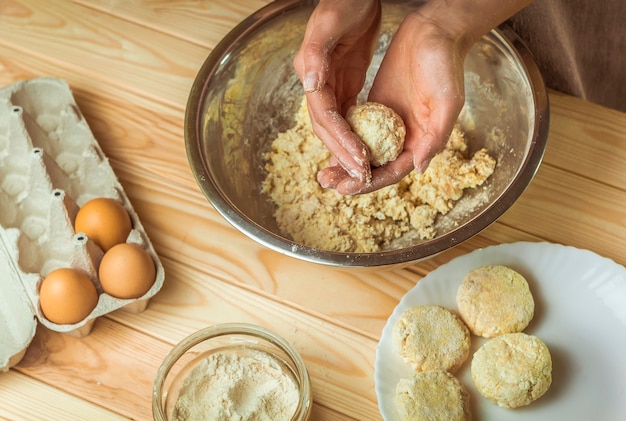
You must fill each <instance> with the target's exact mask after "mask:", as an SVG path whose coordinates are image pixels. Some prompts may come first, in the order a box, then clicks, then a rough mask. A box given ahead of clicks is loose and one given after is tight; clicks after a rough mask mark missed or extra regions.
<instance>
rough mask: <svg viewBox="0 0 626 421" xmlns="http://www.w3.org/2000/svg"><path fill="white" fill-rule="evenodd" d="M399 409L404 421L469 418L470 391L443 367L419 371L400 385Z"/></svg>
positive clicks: (397, 401)
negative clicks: (441, 368) (442, 368)
mask: <svg viewBox="0 0 626 421" xmlns="http://www.w3.org/2000/svg"><path fill="white" fill-rule="evenodd" d="M396 408H397V409H398V413H399V415H400V419H401V420H404V421H409V420H411V421H413V420H429V421H469V420H471V419H472V415H471V412H470V403H469V394H468V393H467V390H465V388H464V387H463V385H462V384H461V383H460V382H459V380H458V379H457V378H456V377H454V376H453V375H452V374H450V373H448V372H447V371H443V370H429V371H422V372H417V373H415V374H414V375H413V376H411V377H408V378H404V379H401V380H400V381H399V382H398V384H397V386H396Z"/></svg>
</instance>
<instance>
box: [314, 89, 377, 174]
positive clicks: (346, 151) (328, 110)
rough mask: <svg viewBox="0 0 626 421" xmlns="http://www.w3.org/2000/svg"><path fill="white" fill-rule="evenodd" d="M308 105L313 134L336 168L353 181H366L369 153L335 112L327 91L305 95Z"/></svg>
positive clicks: (330, 96)
mask: <svg viewBox="0 0 626 421" xmlns="http://www.w3.org/2000/svg"><path fill="white" fill-rule="evenodd" d="M307 101H308V106H309V114H310V116H311V124H312V127H313V131H314V132H315V134H316V135H317V136H318V137H319V138H320V139H321V141H322V142H323V143H324V145H325V146H326V147H327V148H328V150H329V151H330V153H331V154H332V155H333V156H334V157H335V158H336V159H337V162H338V163H339V165H341V167H343V168H344V169H345V170H346V171H347V172H348V173H349V174H350V175H351V176H352V177H355V178H357V179H359V180H363V181H367V180H369V179H370V178H371V169H370V165H369V161H370V159H369V158H370V153H369V149H368V148H367V147H366V146H365V145H364V144H363V142H362V141H361V139H360V138H359V137H358V136H357V135H356V134H355V133H354V132H353V131H352V130H351V129H350V125H349V124H348V122H347V121H346V120H345V119H344V118H343V117H342V116H341V114H339V112H338V111H337V108H336V100H335V97H334V95H333V94H332V91H331V90H330V88H327V87H324V88H323V89H322V91H320V92H315V93H310V94H307Z"/></svg>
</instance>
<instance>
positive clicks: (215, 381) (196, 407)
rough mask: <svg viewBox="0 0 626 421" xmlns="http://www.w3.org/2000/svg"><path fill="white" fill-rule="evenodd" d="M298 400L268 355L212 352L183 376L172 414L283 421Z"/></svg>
mask: <svg viewBox="0 0 626 421" xmlns="http://www.w3.org/2000/svg"><path fill="white" fill-rule="evenodd" d="M298 401H299V389H298V385H297V384H296V382H295V381H294V379H293V378H292V377H291V376H290V375H289V374H288V372H287V371H286V369H285V368H283V366H282V365H281V364H280V363H279V361H278V360H276V358H274V357H272V356H271V355H270V354H268V353H266V352H263V351H251V352H247V353H245V354H237V353H232V352H216V353H214V354H211V355H209V356H208V357H206V358H205V359H204V360H203V361H202V362H201V363H200V364H199V365H198V366H197V367H195V368H194V369H193V370H192V371H191V373H190V374H189V376H188V377H187V378H186V379H185V380H184V382H183V385H182V387H181V389H180V391H179V394H178V399H177V401H176V405H175V406H174V411H173V419H174V420H177V421H191V420H194V421H195V420H229V421H283V420H284V421H289V420H291V419H292V417H293V415H294V414H295V412H296V409H297V407H298Z"/></svg>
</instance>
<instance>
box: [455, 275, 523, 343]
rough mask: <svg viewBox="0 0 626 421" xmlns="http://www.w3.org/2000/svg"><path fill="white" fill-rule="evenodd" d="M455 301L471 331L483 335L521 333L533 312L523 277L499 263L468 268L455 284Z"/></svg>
mask: <svg viewBox="0 0 626 421" xmlns="http://www.w3.org/2000/svg"><path fill="white" fill-rule="evenodd" d="M456 303H457V306H458V308H459V313H460V315H461V318H462V319H463V321H464V322H465V324H467V326H468V327H469V328H470V330H471V331H472V333H474V334H475V335H478V336H483V337H485V338H493V337H495V336H498V335H502V334H504V333H513V332H521V331H522V330H523V329H524V328H526V326H528V323H530V321H531V320H532V318H533V316H534V313H535V302H534V300H533V296H532V294H531V292H530V289H529V287H528V282H526V279H524V277H523V276H522V275H520V274H519V273H517V272H516V271H514V270H513V269H511V268H508V267H506V266H501V265H495V266H482V267H479V268H476V269H473V270H471V271H470V272H469V273H468V274H467V275H466V276H465V278H464V279H463V281H462V282H461V285H459V288H458V290H457V295H456Z"/></svg>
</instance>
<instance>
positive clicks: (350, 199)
mask: <svg viewBox="0 0 626 421" xmlns="http://www.w3.org/2000/svg"><path fill="white" fill-rule="evenodd" d="M467 155H468V151H467V142H466V141H465V138H464V136H463V133H462V132H461V131H460V129H459V128H458V127H457V128H455V130H454V131H453V133H452V135H451V136H450V140H449V141H448V143H447V146H446V148H445V150H443V151H442V152H440V153H439V154H438V155H437V156H435V157H434V158H433V159H432V161H431V163H430V165H429V167H428V169H427V170H426V171H425V172H424V173H423V174H420V173H418V172H417V171H412V172H411V173H410V174H409V175H407V176H406V177H405V178H404V179H403V180H401V181H400V182H399V183H397V184H394V185H392V186H388V187H385V188H382V189H380V190H377V191H375V192H372V193H369V194H363V195H357V196H342V195H340V194H338V193H337V192H336V191H335V190H334V189H323V188H322V187H321V186H320V185H319V183H318V182H317V173H318V172H319V171H320V170H321V169H322V168H325V167H327V166H328V164H329V160H330V153H329V152H328V150H327V149H326V147H325V146H324V145H323V144H322V142H321V141H320V140H319V139H318V138H317V137H316V136H315V135H314V134H313V130H312V128H311V121H310V118H309V115H308V112H307V108H306V101H305V100H304V98H303V100H302V105H301V107H300V109H299V111H298V112H297V114H296V118H295V124H294V126H293V127H292V128H291V129H289V130H287V131H285V132H282V133H279V134H278V136H277V137H276V139H275V140H274V141H273V142H272V148H271V151H269V152H268V153H266V154H265V156H264V159H265V170H266V171H267V176H266V178H265V180H264V181H263V186H262V193H264V194H267V195H268V197H269V198H270V199H271V200H272V202H273V203H274V204H275V205H276V211H275V215H274V216H275V218H276V221H277V224H278V227H279V229H280V230H281V231H282V232H283V233H284V234H285V235H288V236H290V237H291V238H292V239H293V240H294V241H295V242H297V243H301V244H304V245H306V246H308V247H312V248H317V249H321V250H328V251H336V252H356V253H373V252H378V251H381V250H384V249H385V248H388V247H389V246H390V244H392V243H393V242H394V241H396V240H398V239H400V238H401V237H403V236H404V235H405V234H407V233H409V232H411V233H416V234H417V235H416V236H418V237H419V238H421V239H431V238H433V237H434V236H435V235H436V230H435V228H434V226H433V225H434V223H435V220H436V218H437V216H438V215H439V214H446V213H447V212H449V211H450V210H451V209H452V208H453V206H454V204H455V203H456V201H457V200H458V199H460V198H461V196H462V195H463V190H464V189H466V188H471V187H477V186H480V185H481V184H482V183H483V182H484V181H485V180H486V179H487V178H488V177H489V176H490V175H491V174H492V173H493V171H494V169H495V166H496V161H495V159H493V158H492V157H491V156H489V154H488V153H487V151H486V150H485V149H481V150H479V151H477V152H476V153H475V154H474V155H472V156H471V157H470V156H467Z"/></svg>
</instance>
